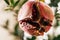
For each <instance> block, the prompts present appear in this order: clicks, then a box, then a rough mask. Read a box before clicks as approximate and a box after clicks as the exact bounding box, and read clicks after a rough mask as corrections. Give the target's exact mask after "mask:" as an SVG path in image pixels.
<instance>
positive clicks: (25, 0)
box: [20, 0, 28, 7]
mask: <svg viewBox="0 0 60 40" xmlns="http://www.w3.org/2000/svg"><path fill="white" fill-rule="evenodd" d="M27 1H28V0H24V1H23V2H22V3H20V7H22V5H23V4H24V3H25V2H27Z"/></svg>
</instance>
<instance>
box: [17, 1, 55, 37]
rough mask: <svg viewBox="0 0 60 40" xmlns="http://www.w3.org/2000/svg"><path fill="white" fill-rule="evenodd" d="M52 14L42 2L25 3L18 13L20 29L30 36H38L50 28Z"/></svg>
mask: <svg viewBox="0 0 60 40" xmlns="http://www.w3.org/2000/svg"><path fill="white" fill-rule="evenodd" d="M53 18H54V15H53V12H52V10H51V8H50V7H49V6H48V5H46V4H44V3H43V2H35V1H27V2H26V3H25V4H24V5H23V6H22V8H21V9H20V11H19V14H18V21H19V26H20V28H21V29H22V30H23V31H24V32H27V33H29V34H31V35H34V36H39V35H43V34H44V32H47V31H48V30H49V29H50V27H51V26H52V22H53Z"/></svg>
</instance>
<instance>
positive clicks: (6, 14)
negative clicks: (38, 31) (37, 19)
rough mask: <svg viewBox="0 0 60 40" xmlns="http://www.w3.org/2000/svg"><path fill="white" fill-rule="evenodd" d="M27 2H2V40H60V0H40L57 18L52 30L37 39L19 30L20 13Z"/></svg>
mask: <svg viewBox="0 0 60 40" xmlns="http://www.w3.org/2000/svg"><path fill="white" fill-rule="evenodd" d="M26 1H28V0H0V40H60V0H40V1H43V2H44V3H45V4H47V5H49V6H50V7H51V8H52V10H53V12H54V15H55V18H54V22H53V26H52V27H51V29H50V30H49V31H48V32H47V33H45V34H44V35H43V36H37V37H34V36H32V35H29V34H28V33H25V32H23V31H22V30H21V29H20V28H19V24H18V21H17V15H18V11H19V10H20V8H21V6H22V5H23V4H24V3H25V2H26Z"/></svg>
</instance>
